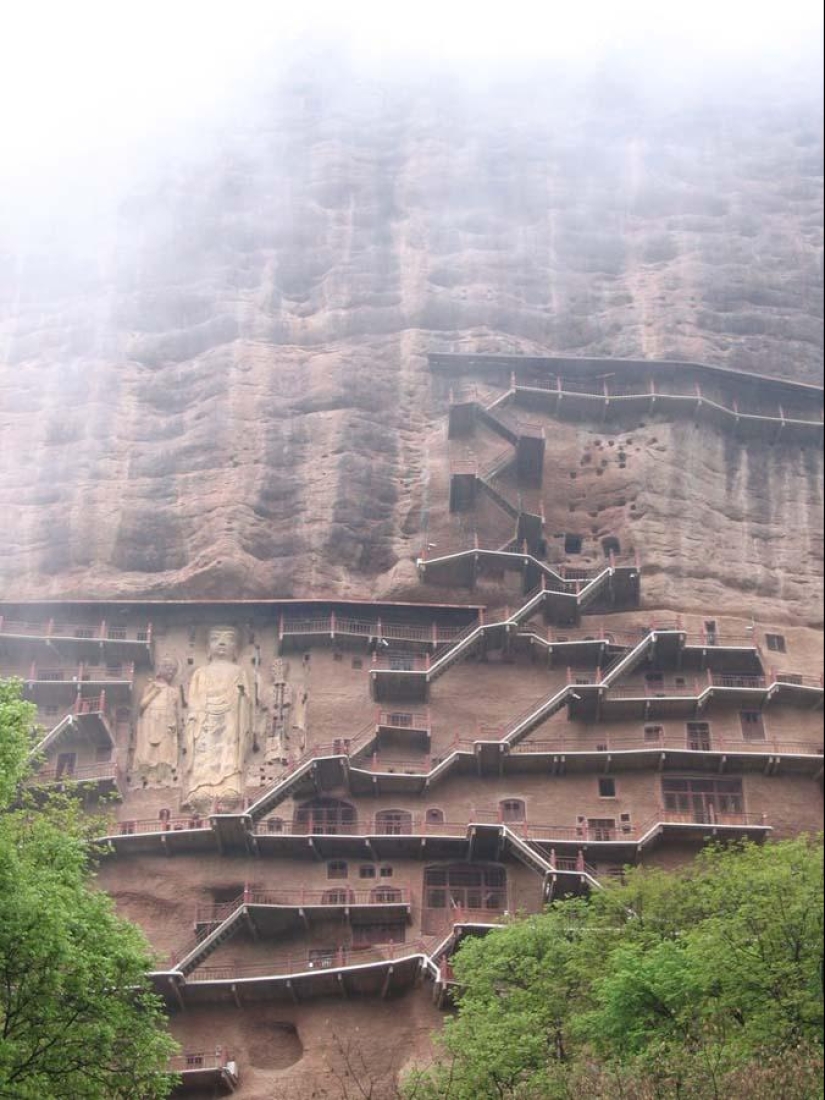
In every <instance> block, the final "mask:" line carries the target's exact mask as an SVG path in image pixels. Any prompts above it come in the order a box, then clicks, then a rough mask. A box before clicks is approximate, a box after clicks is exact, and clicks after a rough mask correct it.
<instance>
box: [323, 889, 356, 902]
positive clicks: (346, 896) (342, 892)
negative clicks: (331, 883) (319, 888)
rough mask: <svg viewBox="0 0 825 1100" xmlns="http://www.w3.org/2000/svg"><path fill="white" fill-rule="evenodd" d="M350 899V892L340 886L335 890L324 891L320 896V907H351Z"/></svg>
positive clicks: (351, 896)
mask: <svg viewBox="0 0 825 1100" xmlns="http://www.w3.org/2000/svg"><path fill="white" fill-rule="evenodd" d="M352 899H353V893H352V890H349V889H347V887H346V886H340V887H339V888H338V889H337V890H324V892H323V894H321V905H351V904H352Z"/></svg>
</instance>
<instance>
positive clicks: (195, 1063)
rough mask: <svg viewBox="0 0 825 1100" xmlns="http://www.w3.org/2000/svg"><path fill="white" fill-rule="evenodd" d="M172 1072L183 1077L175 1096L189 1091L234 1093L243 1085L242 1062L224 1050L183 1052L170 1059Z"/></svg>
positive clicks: (213, 1093)
mask: <svg viewBox="0 0 825 1100" xmlns="http://www.w3.org/2000/svg"><path fill="white" fill-rule="evenodd" d="M169 1072H170V1073H175V1074H177V1075H178V1076H179V1078H180V1083H179V1084H178V1085H177V1086H176V1087H175V1089H174V1092H173V1093H172V1095H173V1096H184V1095H186V1094H187V1093H189V1092H200V1093H205V1092H208V1093H209V1095H210V1096H212V1095H216V1094H228V1093H233V1092H235V1090H236V1089H237V1088H238V1086H239V1085H240V1083H241V1077H240V1072H239V1070H238V1063H237V1062H236V1061H235V1060H234V1058H233V1057H232V1055H231V1054H230V1053H229V1052H228V1051H225V1050H224V1049H223V1048H222V1047H218V1048H217V1049H216V1050H211V1051H189V1050H187V1051H183V1052H182V1053H181V1054H176V1055H175V1056H174V1057H172V1058H170V1059H169Z"/></svg>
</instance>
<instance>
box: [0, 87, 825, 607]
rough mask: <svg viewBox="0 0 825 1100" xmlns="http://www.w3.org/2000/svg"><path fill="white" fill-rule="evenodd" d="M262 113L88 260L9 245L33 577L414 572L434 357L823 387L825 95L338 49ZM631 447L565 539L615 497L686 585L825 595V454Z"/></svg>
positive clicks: (688, 590) (218, 580)
mask: <svg viewBox="0 0 825 1100" xmlns="http://www.w3.org/2000/svg"><path fill="white" fill-rule="evenodd" d="M261 103H262V101H259V102H258V103H257V105H256V108H255V111H254V112H251V113H249V114H247V115H246V116H238V117H237V118H236V119H234V121H233V123H232V124H231V125H229V126H227V127H226V128H225V130H224V131H223V132H222V133H221V134H220V135H219V136H217V137H213V140H212V143H211V144H210V146H209V152H208V153H205V152H203V151H201V152H200V153H199V155H198V157H196V158H195V157H192V158H188V157H187V156H184V155H183V154H181V155H180V156H179V157H178V158H177V159H175V160H173V161H171V162H170V163H169V164H167V165H166V166H165V167H164V168H163V170H161V171H159V172H158V173H150V174H147V175H146V177H145V178H144V179H142V180H141V181H136V182H135V184H134V186H133V188H132V189H131V192H130V193H129V194H128V195H127V196H126V197H125V198H124V199H123V201H122V202H121V203H120V205H119V207H118V209H117V213H116V215H113V216H112V217H111V218H109V216H108V213H107V212H105V211H104V212H103V213H102V215H101V219H100V225H99V226H98V227H97V230H96V232H93V233H91V235H90V237H89V239H88V240H86V241H85V242H84V249H83V252H82V254H81V253H79V252H77V251H74V252H71V251H67V250H66V249H64V248H63V247H62V246H61V243H60V240H59V239H57V238H56V239H55V241H51V242H48V244H47V245H46V244H44V245H43V246H42V247H40V246H35V245H34V244H32V243H31V242H29V243H28V244H25V243H24V244H21V243H20V242H19V241H12V240H9V241H7V242H5V243H4V245H3V251H4V253H5V257H4V260H5V262H4V263H3V269H4V274H3V275H2V276H0V280H2V281H0V354H1V355H2V371H1V372H0V454H2V470H1V471H0V514H2V515H3V516H4V518H5V521H6V522H5V524H4V531H3V535H2V537H1V538H0V594H2V595H3V596H6V597H12V596H13V597H16V598H26V597H39V596H54V597H68V596H78V597H91V598H107V597H116V596H130V597H131V596H135V597H137V596H144V597H162V596H176V597H179V598H186V597H210V596H226V595H232V596H233V597H242V596H304V595H315V594H317V593H318V592H319V591H320V590H323V591H324V592H325V593H328V594H330V595H331V594H335V595H338V596H342V597H355V596H370V595H374V594H376V593H377V594H380V595H381V596H384V597H388V596H397V595H401V594H406V595H409V594H411V593H412V592H413V591H414V590H415V589H416V585H415V572H414V568H413V559H414V557H415V555H416V554H417V553H418V552H419V550H420V547H421V541H422V537H423V536H424V530H425V526H426V525H427V523H428V522H429V523H432V518H431V511H432V510H433V509H435V510H437V508H438V507H440V506H441V504H440V503H439V502H438V501H437V500H436V486H437V484H438V483H439V479H441V480H442V481H443V479H444V469H443V462H444V461H446V454H445V451H444V442H443V440H444V414H445V405H444V403H443V400H441V399H440V398H438V397H436V396H434V393H433V386H432V379H431V376H430V373H429V370H428V367H427V360H426V354H427V353H428V352H429V351H467V352H477V351H488V352H489V351H495V352H507V353H528V354H562V353H568V354H571V355H602V356H635V357H650V358H663V357H669V358H680V359H691V360H694V361H699V362H706V363H710V364H719V365H727V366H730V367H735V368H738V369H740V370H744V371H748V372H758V373H765V374H774V375H777V376H780V377H786V378H792V379H797V380H802V381H816V380H817V376H818V373H819V370H820V368H821V355H822V322H821V287H822V271H821V247H822V229H821V216H822V202H821V176H820V173H821V157H822V142H821V120H820V117H819V113H818V108H817V107H815V106H809V105H807V104H805V103H801V102H799V101H798V100H794V99H789V98H787V97H784V98H783V96H782V95H781V94H779V95H777V96H776V97H775V101H774V102H772V104H770V105H766V103H765V102H764V101H760V102H758V103H754V104H752V105H749V104H748V102H744V101H743V102H740V103H739V104H738V105H736V106H731V105H729V104H725V103H718V104H716V105H714V107H713V109H710V108H709V107H704V108H701V109H700V108H697V107H691V106H689V105H681V106H677V107H673V108H670V107H668V108H661V109H660V108H659V107H658V106H657V105H656V104H655V103H653V102H652V101H642V100H640V99H638V98H632V97H630V96H628V95H627V94H626V93H625V92H623V91H622V90H621V89H618V90H615V93H614V92H613V91H610V92H609V93H608V92H605V90H604V89H601V90H598V89H594V88H592V87H583V86H578V87H574V86H572V85H562V86H561V87H558V86H552V85H551V84H550V83H549V82H548V83H547V84H546V85H545V86H544V87H536V86H535V85H531V86H529V87H525V86H519V85H518V83H512V84H509V85H507V86H500V87H495V88H493V87H486V88H483V89H480V88H476V89H472V90H470V89H468V88H467V87H464V86H460V85H452V84H451V83H450V82H449V81H435V82H431V83H427V82H425V81H424V80H423V79H420V78H417V79H416V80H414V81H412V82H410V83H409V84H403V85H401V84H399V85H398V86H387V85H385V84H379V83H374V84H371V83H370V81H369V80H361V81H355V80H354V79H353V77H352V74H348V73H347V72H346V71H343V70H342V69H341V68H336V66H334V65H333V66H330V68H329V70H328V71H327V70H323V71H319V70H316V71H315V73H313V74H312V75H311V76H307V75H306V74H304V76H303V78H302V79H300V80H295V79H293V80H292V81H291V83H290V84H289V86H288V87H287V88H286V89H283V88H278V89H276V90H275V91H273V92H272V93H271V94H270V95H269V96H268V97H267V98H266V99H265V100H263V103H264V105H263V106H262V105H261ZM58 237H59V234H58ZM548 423H549V422H548ZM592 429H593V430H592V431H591V430H590V428H589V427H581V428H573V427H571V426H565V427H563V429H561V430H559V431H558V432H556V433H555V435H554V436H553V448H554V450H555V452H556V453H557V456H559V455H561V454H564V455H566V456H568V457H569V455H570V454H573V455H575V462H578V461H579V458H580V456H581V455H582V454H583V453H584V450H586V449H587V447H589V446H591V445H592V444H593V441H594V440H595V439H596V438H598V437H599V433H598V431H597V429H598V425H593V426H592ZM628 448H629V452H630V454H631V456H632V457H631V461H630V462H629V463H628V465H627V469H626V470H625V471H622V472H620V471H618V470H617V471H615V473H616V475H617V476H616V478H615V479H614V478H613V474H612V472H611V476H610V477H605V478H604V479H603V482H602V483H600V485H599V486H598V491H597V487H596V485H595V482H594V486H593V489H594V492H596V495H599V493H601V494H602V495H603V496H604V498H605V499H604V500H603V501H601V503H598V504H594V503H593V500H592V499H589V500H587V502H585V501H584V494H583V493H581V492H579V501H580V505H579V504H577V503H576V501H575V500H573V499H571V500H569V501H568V500H567V496H569V488H570V487H565V490H564V493H560V492H559V491H558V490H557V489H553V488H550V489H547V490H546V499H545V508H546V511H547V512H548V523H549V527H550V528H553V529H555V530H558V531H564V530H566V529H568V524H569V518H568V517H566V516H565V518H564V523H562V517H561V516H552V515H551V513H552V512H553V511H554V510H556V511H564V510H565V509H568V508H569V507H570V505H574V506H575V507H579V506H581V507H582V508H583V509H584V512H585V513H586V512H588V511H590V512H592V511H593V509H594V508H595V509H597V510H598V509H599V508H603V509H613V510H614V513H613V514H612V515H611V516H608V517H607V520H609V522H607V520H606V519H605V516H604V515H603V513H600V517H599V519H598V520H595V519H594V518H593V517H586V516H585V515H584V514H583V515H582V516H581V517H579V518H580V519H581V520H582V522H583V521H584V520H585V519H588V520H590V523H589V526H595V527H598V528H599V531H601V530H602V528H604V529H605V530H606V529H607V527H610V528H611V529H615V532H616V533H617V534H618V536H619V537H620V538H622V539H623V540H624V542H630V543H632V544H633V545H634V546H635V548H636V549H637V550H639V552H640V554H641V557H642V560H643V565H644V567H645V568H646V569H647V570H649V571H650V572H651V574H652V576H653V577H654V581H653V584H652V585H650V586H648V588H647V592H648V593H649V594H650V593H652V596H651V598H653V599H657V600H659V601H660V602H666V601H667V600H668V599H670V601H671V602H672V603H673V604H678V605H679V606H686V605H689V604H691V603H692V602H695V603H696V605H697V606H698V605H699V604H702V603H704V604H705V605H707V604H708V602H710V603H712V604H714V606H716V603H717V601H721V600H725V599H728V600H729V607H730V610H731V611H732V612H735V613H746V612H747V610H748V606H749V604H750V602H752V600H753V599H755V598H759V599H762V598H764V599H765V600H767V601H768V603H769V604H770V602H771V601H772V600H774V598H775V597H776V598H777V600H778V597H779V595H780V594H781V601H782V604H783V607H784V608H785V613H788V611H789V610H792V611H793V613H796V612H797V611H801V610H802V609H803V608H804V607H805V606H810V604H811V601H812V600H814V599H815V596H816V592H817V589H816V581H815V573H814V563H815V562H816V561H817V559H818V556H819V553H820V545H819V534H818V531H819V520H818V510H819V509H820V508H821V499H820V495H819V494H820V486H821V468H820V466H819V459H818V458H814V457H811V456H810V455H807V454H806V455H802V454H801V453H800V452H797V453H795V454H783V455H780V454H776V455H768V454H762V453H761V452H759V453H757V452H752V453H749V452H748V451H747V450H746V449H745V448H743V447H741V446H739V447H737V446H735V445H733V444H731V443H730V441H726V440H725V439H724V438H723V436H722V435H721V434H720V433H719V432H717V431H715V430H713V429H707V430H706V431H702V432H699V433H696V432H691V431H688V430H687V428H686V427H685V426H684V425H678V424H676V425H671V424H670V423H669V422H663V423H662V424H661V425H655V426H653V427H649V428H648V429H647V430H646V433H645V434H644V438H641V437H640V438H638V439H637V441H636V442H635V443H634V444H633V445H630V444H629V443H628ZM620 473H621V476H620V477H619V476H618V475H619V474H620ZM614 482H615V484H614ZM619 482H621V483H622V484H621V485H619ZM608 485H611V491H610V492H609V493H608V492H607V490H606V488H605V487H606V486H608ZM576 488H577V491H579V490H581V489H582V485H581V482H579V483H577V486H576ZM620 498H622V499H624V501H625V503H624V504H623V505H618V504H617V503H616V501H617V500H618V499H620ZM631 504H633V505H634V506H635V507H634V508H633V510H632V511H631ZM603 521H604V522H603ZM740 521H744V526H743V525H742V523H741V522H740ZM732 523H736V524H737V527H736V534H735V535H734V534H733V528H732V527H731V526H730V525H731V524H732ZM580 525H581V524H580ZM788 527H796V528H797V529H799V530H800V532H804V534H802V535H801V540H800V543H799V545H798V546H796V547H795V548H794V552H793V555H792V557H793V560H788V561H785V560H784V559H783V560H781V561H779V560H777V559H776V557H775V553H774V549H775V545H776V538H777V536H778V534H779V533H784V532H785V531H786V530H787V529H788ZM743 532H744V534H743ZM597 533H598V532H594V535H595V534H597ZM674 535H675V537H674ZM742 539H744V540H745V541H744V543H742V541H741V540H742ZM734 543H735V546H734ZM782 546H783V549H782V554H783V555H784V554H786V553H790V549H789V546H790V544H789V542H787V541H786V542H784V543H783V544H782ZM719 547H725V548H727V549H728V550H730V551H731V554H730V555H729V556H726V555H723V554H719V553H716V550H717V549H718V548H719ZM734 551H735V552H734ZM743 557H744V558H746V559H747V561H748V562H749V564H751V565H752V566H753V570H752V571H749V576H750V578H751V579H750V580H749V581H748V585H749V587H750V591H749V592H748V591H746V590H744V589H743V586H742V584H741V583H740V582H741V577H742V575H743V573H742V570H741V567H740V564H739V563H740V562H741V561H742V559H743ZM656 577H661V578H662V584H661V585H659V586H658V591H657V581H656V579H655V578H656ZM729 588H730V589H732V591H733V593H734V594H733V596H730V597H728V596H725V592H726V591H728V589H729ZM737 589H738V594H737ZM778 606H779V604H778V602H776V604H775V606H772V607H771V608H770V610H771V611H773V610H775V609H776V608H777V607H778ZM766 610H768V608H766ZM803 617H805V618H806V619H811V618H812V617H813V618H814V619H815V618H816V614H814V615H813V616H812V615H811V614H810V613H808V614H804V616H803Z"/></svg>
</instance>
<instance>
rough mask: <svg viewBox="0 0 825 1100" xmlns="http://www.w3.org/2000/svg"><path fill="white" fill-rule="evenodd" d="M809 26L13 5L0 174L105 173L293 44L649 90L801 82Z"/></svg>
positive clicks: (517, 5) (806, 15)
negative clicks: (602, 80) (601, 78)
mask: <svg viewBox="0 0 825 1100" xmlns="http://www.w3.org/2000/svg"><path fill="white" fill-rule="evenodd" d="M821 38H822V5H821V4H819V3H817V2H814V0H787V2H784V3H774V2H766V0H724V2H721V3H720V2H719V0H694V2H693V3H691V4H689V5H676V4H674V5H665V4H662V3H661V0H635V2H629V3H627V2H626V3H624V4H622V3H615V2H610V0H589V2H588V0H585V2H584V3H579V4H561V3H558V2H555V3H554V2H553V0H545V2H543V3H541V2H538V3H537V2H524V0H515V2H510V3H507V4H500V3H497V4H492V3H489V2H484V3H479V2H473V3H470V2H467V0H457V2H452V3H450V2H448V3H444V2H440V3H436V2H435V0H418V2H417V3H415V4H388V3H386V2H380V0H356V2H353V3H350V4H346V5H344V4H340V3H338V2H336V0H315V2H311V3H304V4H298V5H292V4H278V3H272V2H270V0H238V2H236V3H232V4H227V3H222V4H215V3H208V2H207V3H200V2H198V0H174V2H171V3H170V2H168V0H166V2H161V0H146V2H144V3H141V4H139V5H128V6H127V5H121V4H112V3H111V2H108V0H78V2H73V3H71V4H67V3H58V2H56V0H52V2H50V3H43V2H40V3H38V2H33V3H27V4H15V5H13V6H12V7H11V8H10V10H7V11H6V13H5V15H4V19H3V47H2V64H0V94H1V95H2V102H3V114H2V117H3V143H2V152H0V164H2V169H3V175H4V177H5V180H6V183H7V184H8V183H9V182H11V181H14V182H16V183H17V184H18V185H19V184H20V183H21V182H22V181H25V183H26V185H31V184H32V183H33V182H35V179H36V177H38V176H40V175H41V174H43V173H48V172H50V171H60V170H63V171H66V170H69V168H70V166H77V165H85V166H86V168H89V167H90V166H94V167H95V168H97V167H99V166H106V167H107V170H108V171H110V172H111V171H114V172H117V171H119V169H120V167H122V164H121V163H120V162H122V161H123V159H124V158H125V159H126V160H132V158H131V157H130V153H131V152H134V151H135V150H136V149H139V150H140V155H141V156H146V155H147V153H148V152H149V151H150V150H151V149H152V148H153V146H159V145H162V144H163V143H164V142H165V141H166V140H168V139H169V138H170V136H174V137H175V138H179V137H180V135H181V133H183V132H185V131H186V130H187V129H189V130H190V131H191V128H192V127H197V126H202V125H206V126H214V125H219V124H220V121H221V119H222V118H224V117H226V115H227V114H231V112H232V111H233V110H237V108H238V104H239V103H241V102H243V101H244V100H245V99H246V100H247V101H248V100H249V97H250V96H252V97H254V94H255V92H254V90H255V89H257V88H260V87H261V85H262V83H263V82H265V81H266V80H267V79H271V78H272V77H273V75H274V74H276V73H278V72H279V71H280V72H283V71H284V70H285V69H288V68H289V67H290V66H294V65H295V63H296V59H299V58H301V57H303V58H306V59H308V64H309V68H310V69H311V68H312V62H313V59H316V58H317V59H320V58H324V57H328V56H329V55H330V53H335V54H336V55H337V56H340V57H345V58H346V59H347V61H348V64H349V67H350V71H351V72H353V73H355V74H359V73H360V74H363V75H364V76H365V77H366V78H372V79H374V78H376V77H379V78H380V79H383V80H386V81H387V82H392V81H397V80H398V79H405V78H412V79H416V80H421V79H426V77H427V75H428V74H433V73H434V74H443V73H444V72H449V73H452V74H453V75H458V76H460V77H461V78H462V79H464V80H466V81H467V83H468V85H470V86H478V85H479V84H481V85H483V84H485V83H486V82H489V81H491V80H495V79H496V78H497V77H498V76H500V75H501V74H502V73H506V72H510V73H514V72H519V73H521V74H522V75H523V76H524V75H526V74H530V73H533V74H534V75H535V76H537V77H541V78H543V79H547V77H548V75H549V71H550V70H558V71H560V72H561V73H565V74H566V75H567V76H569V75H570V74H575V75H576V76H578V77H580V78H589V79H593V78H594V77H596V76H598V75H599V74H600V73H602V72H606V71H615V70H620V71H622V72H624V73H626V74H627V75H628V76H629V78H630V79H631V80H632V82H633V83H635V85H636V86H637V87H638V88H639V89H641V90H643V89H645V88H646V87H647V88H651V87H654V86H655V88H656V94H657V95H660V94H661V89H662V87H663V86H665V87H666V88H667V90H668V94H670V95H685V94H691V95H695V96H700V97H701V96H705V97H711V96H713V95H714V94H716V91H717V90H718V89H720V88H725V87H732V86H735V87H739V88H748V94H756V95H759V94H764V92H765V91H766V90H767V89H768V88H769V87H770V85H771V84H774V83H775V82H776V81H780V82H781V81H783V80H788V81H793V82H794V83H795V85H796V87H797V88H798V89H799V90H800V91H801V92H802V91H804V90H805V89H806V88H807V90H808V94H810V95H814V94H816V93H815V85H816V83H817V75H818V70H819V58H820V50H821ZM318 67H319V68H323V62H322V61H319V63H318ZM40 182H41V184H42V182H43V181H42V180H41V181H40Z"/></svg>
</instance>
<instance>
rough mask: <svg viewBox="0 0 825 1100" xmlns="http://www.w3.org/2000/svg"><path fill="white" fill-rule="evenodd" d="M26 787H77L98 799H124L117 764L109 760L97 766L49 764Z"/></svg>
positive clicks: (30, 778)
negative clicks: (110, 797)
mask: <svg viewBox="0 0 825 1100" xmlns="http://www.w3.org/2000/svg"><path fill="white" fill-rule="evenodd" d="M26 786H27V787H32V788H44V789H45V788H53V789H54V788H59V789H61V790H63V789H66V788H72V787H76V788H77V789H79V790H80V791H82V792H83V793H91V794H94V795H96V796H98V797H102V796H104V795H116V796H117V797H118V798H122V797H123V791H122V789H121V787H120V783H119V780H118V770H117V764H116V762H115V761H114V760H108V761H104V762H101V763H97V764H80V765H77V766H74V765H70V766H69V767H66V766H65V765H61V764H49V765H46V766H45V767H42V768H40V769H38V771H37V772H35V773H34V775H32V776H30V777H29V778H28V779H27V780H26Z"/></svg>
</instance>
